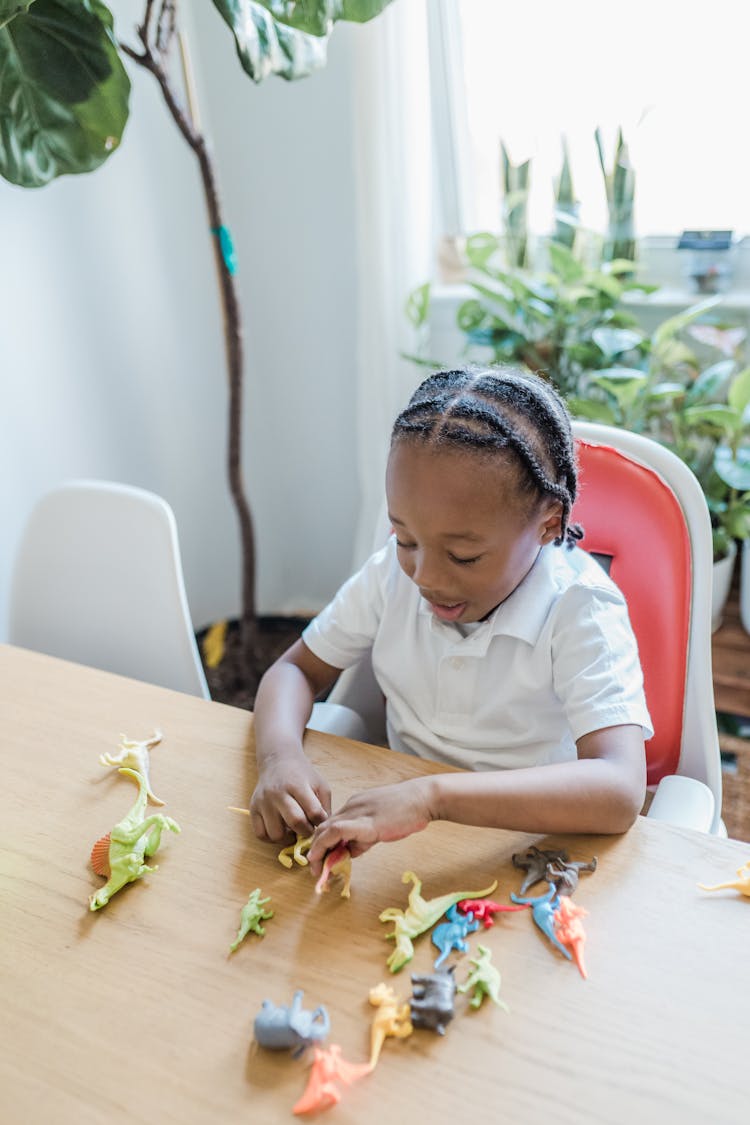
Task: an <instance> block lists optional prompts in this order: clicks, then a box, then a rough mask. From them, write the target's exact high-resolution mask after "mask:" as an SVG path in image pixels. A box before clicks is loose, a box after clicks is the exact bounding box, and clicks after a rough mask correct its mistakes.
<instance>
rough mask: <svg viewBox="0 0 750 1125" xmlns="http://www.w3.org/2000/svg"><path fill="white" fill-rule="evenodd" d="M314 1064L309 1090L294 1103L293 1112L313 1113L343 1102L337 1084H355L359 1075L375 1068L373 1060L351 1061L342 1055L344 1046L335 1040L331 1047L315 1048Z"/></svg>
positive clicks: (308, 1084) (311, 1070) (360, 1076)
mask: <svg viewBox="0 0 750 1125" xmlns="http://www.w3.org/2000/svg"><path fill="white" fill-rule="evenodd" d="M313 1051H314V1056H315V1057H314V1058H313V1064H312V1067H311V1069H310V1076H309V1078H308V1079H307V1086H306V1087H305V1092H304V1094H303V1095H302V1097H301V1098H300V1099H299V1101H298V1102H297V1103H296V1105H294V1106H292V1113H311V1112H312V1111H313V1110H316V1109H327V1108H328V1107H329V1106H331V1105H336V1103H337V1102H340V1101H341V1091H340V1090H339V1088H338V1086H337V1085H336V1083H337V1082H342V1083H343V1084H344V1085H345V1086H351V1084H352V1082H356V1081H357V1079H358V1078H362V1077H364V1075H365V1074H370V1072H371V1071H372V1067H371V1066H370V1064H369V1063H350V1062H347V1061H346V1059H344V1058H342V1057H341V1048H340V1047H338V1046H337V1045H336V1044H335V1043H332V1044H331V1046H330V1047H328V1049H325V1048H322V1047H314V1048H313Z"/></svg>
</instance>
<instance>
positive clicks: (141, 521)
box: [9, 480, 210, 699]
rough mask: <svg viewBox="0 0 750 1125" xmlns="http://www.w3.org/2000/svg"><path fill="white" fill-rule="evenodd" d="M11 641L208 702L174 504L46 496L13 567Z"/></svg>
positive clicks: (89, 493) (106, 488) (105, 495)
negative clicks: (186, 589)
mask: <svg viewBox="0 0 750 1125" xmlns="http://www.w3.org/2000/svg"><path fill="white" fill-rule="evenodd" d="M9 641H10V643H11V644H14V645H19V646H20V647H22V648H30V649H34V650H36V651H38V652H44V653H47V654H48V655H50V656H59V657H62V658H64V659H65V660H72V661H74V662H76V663H79V664H88V665H91V666H92V667H94V668H101V669H103V670H104V671H108V672H117V673H119V674H120V675H123V676H130V677H131V678H133V679H136V680H145V681H147V682H149V683H153V684H159V685H160V686H161V687H166V688H172V689H174V690H175V691H182V692H185V693H187V694H189V695H197V696H202V697H203V698H204V699H208V698H210V696H209V691H208V685H207V683H206V677H205V675H204V672H203V666H202V664H201V659H200V655H199V652H198V646H197V644H196V641H195V635H194V632H193V627H192V623H191V619H190V612H189V609H188V604H187V597H186V595H185V584H184V581H183V577H182V563H181V559H180V548H179V543H178V539H177V525H176V522H175V518H174V513H173V512H172V509H171V508H170V506H169V504H167V502H166V501H165V500H163V499H162V498H161V497H160V496H157V495H155V494H154V493H153V492H147V491H145V490H144V489H142V488H133V487H131V486H129V485H124V484H114V483H111V482H108V481H97V480H73V481H69V482H66V483H64V484H62V485H60V486H59V487H56V488H53V489H52V490H51V491H49V492H47V493H46V494H45V495H44V496H42V498H41V499H40V500H39V501H38V503H37V504H36V505H35V507H34V508H33V510H32V512H31V515H30V516H29V519H28V522H27V524H26V527H25V529H24V532H23V535H22V538H21V544H20V547H19V549H18V553H17V556H16V559H15V563H14V570H13V576H12V580H11V594H10V628H9Z"/></svg>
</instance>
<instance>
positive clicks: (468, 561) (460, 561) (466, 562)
mask: <svg viewBox="0 0 750 1125" xmlns="http://www.w3.org/2000/svg"><path fill="white" fill-rule="evenodd" d="M448 557H449V558H450V560H451V562H454V563H458V565H459V566H470V565H471V563H475V562H479V560H480V559H481V557H482V556H481V555H473V556H472V558H470V559H460V558H459V557H458V555H449V556H448Z"/></svg>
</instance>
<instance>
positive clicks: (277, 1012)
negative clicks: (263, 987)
mask: <svg viewBox="0 0 750 1125" xmlns="http://www.w3.org/2000/svg"><path fill="white" fill-rule="evenodd" d="M302 996H303V992H302V989H301V988H298V989H297V991H296V992H295V994H294V996H293V998H292V1003H291V1004H290V1005H286V1004H272V1003H271V1001H270V1000H264V1001H263V1004H262V1005H261V1009H260V1011H259V1012H258V1014H257V1016H256V1017H255V1023H254V1030H255V1038H256V1039H257V1041H258V1043H260V1045H261V1047H267V1048H268V1049H269V1050H271V1051H291V1052H292V1055H294V1057H295V1058H296V1057H297V1056H298V1055H301V1054H302V1052H303V1051H304V1050H305V1048H306V1047H310V1046H311V1045H312V1044H313V1043H315V1042H317V1041H318V1040H320V1039H325V1037H326V1035H327V1034H328V1032H329V1031H330V1026H331V1025H330V1021H329V1019H328V1012H327V1011H326V1010H325V1008H324V1007H323V1005H322V1004H320V1005H318V1007H317V1008H314V1009H313V1010H312V1011H305V1009H304V1008H303V1007H302Z"/></svg>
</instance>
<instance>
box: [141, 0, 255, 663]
mask: <svg viewBox="0 0 750 1125" xmlns="http://www.w3.org/2000/svg"><path fill="white" fill-rule="evenodd" d="M153 7H154V0H146V8H145V13H144V17H143V22H142V23H141V25H140V26H139V27H138V28H137V32H138V38H139V39H140V41H141V44H142V45H143V50H142V51H141V52H139V51H136V50H134V49H133V48H132V47H130V46H128V44H126V43H121V44H120V47H121V49H122V50H123V51H124V52H125V54H127V55H128V56H129V57H130V58H131V59H133V61H134V62H136V63H138V65H139V66H142V67H144V68H145V69H146V70H148V71H150V73H151V74H153V76H154V78H155V79H156V81H157V82H158V84H159V88H160V89H161V92H162V95H163V97H164V101H165V102H166V104H167V109H168V110H169V112H170V114H171V116H172V119H173V120H174V122H175V124H176V125H177V128H178V129H179V130H180V132H181V133H182V136H183V137H184V138H185V140H186V141H187V143H188V145H189V146H190V148H191V149H192V151H193V153H194V154H195V157H196V159H197V161H198V167H199V169H200V175H201V183H202V185H203V194H204V197H205V201H206V209H207V211H208V219H209V226H210V229H211V231H212V234H213V236H214V237H213V247H214V258H215V262H216V271H217V277H218V280H219V292H220V296H221V307H222V314H223V322H224V341H225V347H226V359H227V374H228V379H229V417H228V452H227V471H228V478H229V489H230V493H231V496H232V500H233V502H234V506H235V509H236V513H237V519H238V523H239V528H240V540H241V548H242V611H241V621H240V626H241V634H242V650H243V656H244V659H245V662H246V663H248V662H249V661H250V659H251V657H252V652H253V649H254V647H255V638H256V634H257V618H256V608H255V533H254V529H253V519H252V515H251V512H250V505H249V503H248V500H247V496H246V494H245V488H244V482H243V478H242V393H243V347H242V324H241V317H240V307H239V300H238V296H237V286H236V284H235V281H234V275H233V273H232V272H231V270H230V268H229V265H228V262H227V260H226V258H225V255H224V253H223V250H222V244H221V240H220V235H219V232H221V231H225V230H226V227H225V225H224V221H223V215H222V209H221V201H220V198H219V189H218V183H217V178H216V173H215V171H214V166H213V161H212V158H211V154H210V152H209V149H208V145H207V143H206V139H205V137H204V136H203V134H202V132H201V131H200V129H199V128H198V126H197V122H196V120H195V117H194V116H193V115H191V116H188V114H186V112H185V110H184V109H183V108H182V106H181V105H180V103H179V101H178V98H177V96H176V94H175V91H174V88H173V86H172V83H171V81H170V78H169V75H168V73H167V69H166V67H165V65H164V58H165V54H166V51H167V50H168V48H169V44H170V41H171V39H172V35H173V33H174V32H175V31H176V29H177V15H176V10H175V9H176V3H175V2H174V0H162V5H161V9H160V12H159V17H158V19H157V21H156V25H157V33H156V34H157V38H156V42H155V43H154V42H153V41H152V40H153V36H152V28H151V23H152V17H153ZM178 35H179V32H178Z"/></svg>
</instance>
